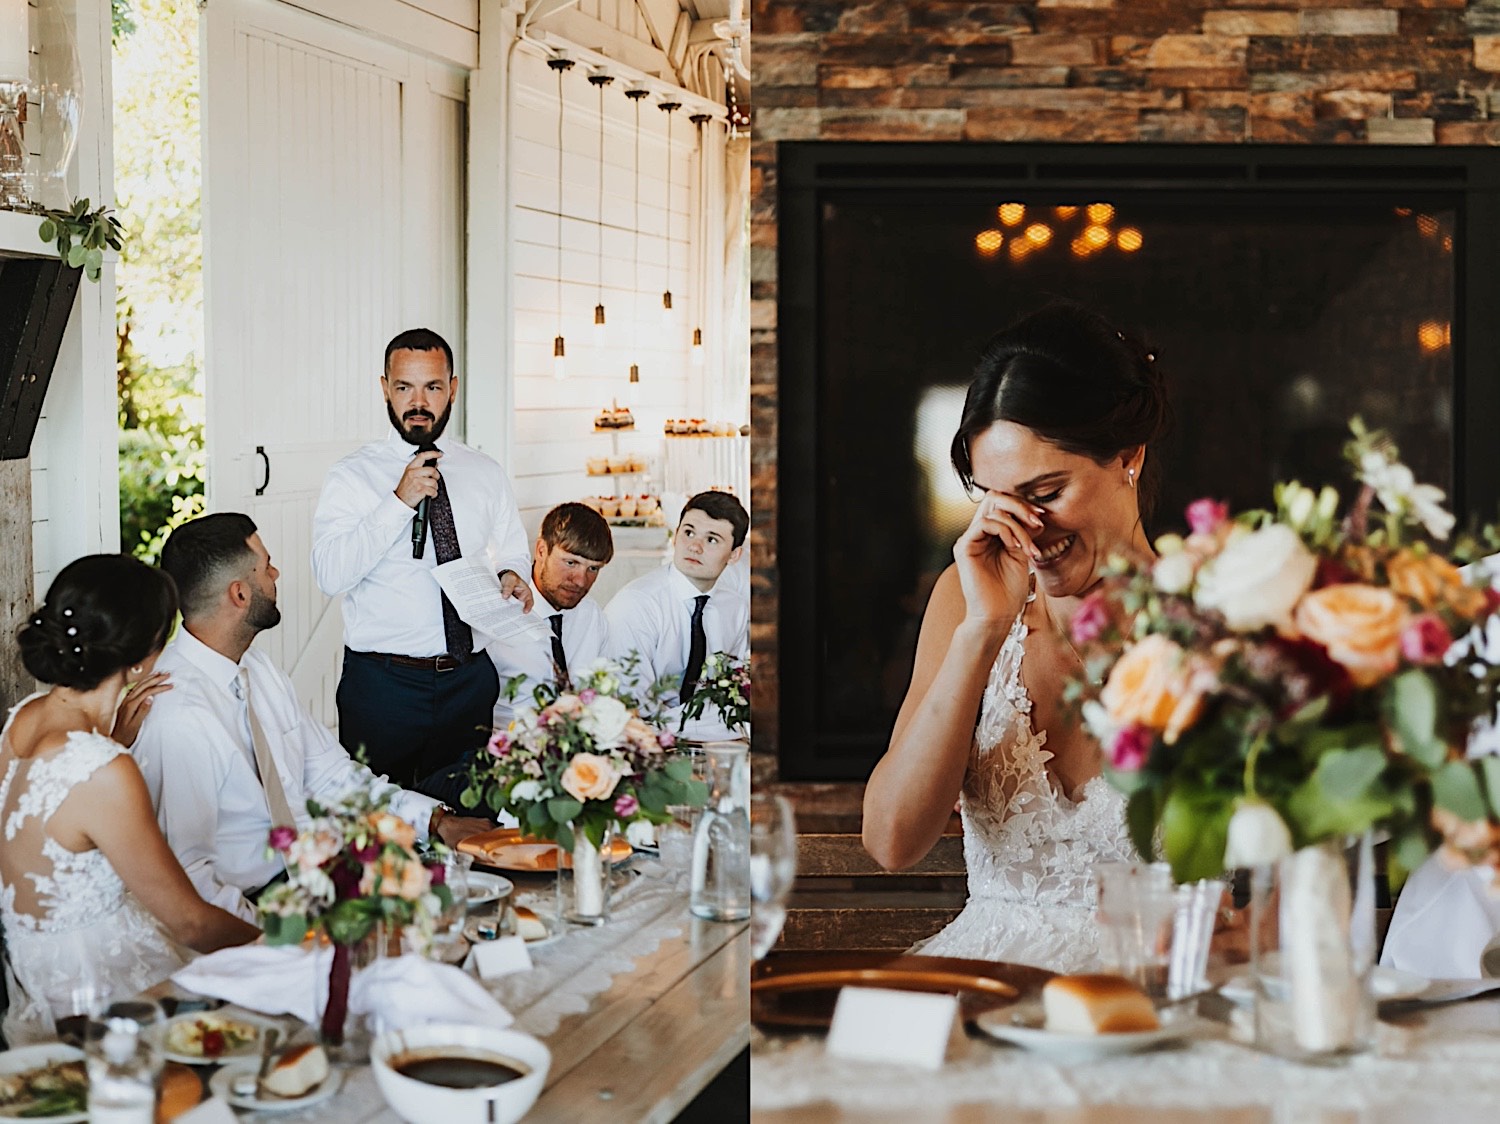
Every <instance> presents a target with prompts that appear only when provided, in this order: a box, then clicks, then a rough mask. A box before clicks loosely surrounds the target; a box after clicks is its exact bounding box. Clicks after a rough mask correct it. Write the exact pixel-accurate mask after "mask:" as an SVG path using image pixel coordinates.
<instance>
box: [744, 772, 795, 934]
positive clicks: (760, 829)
mask: <svg viewBox="0 0 1500 1124" xmlns="http://www.w3.org/2000/svg"><path fill="white" fill-rule="evenodd" d="M796 877H797V821H796V817H795V816H794V815H793V814H792V806H791V804H790V803H789V802H788V801H787V799H786V797H784V796H773V795H771V794H769V793H756V794H755V795H754V796H752V797H751V798H750V955H751V956H752V957H753V958H754V959H756V960H759V959H760V958H761V957H762V956H764V955H765V954H766V953H767V952H769V951H770V950H771V946H772V945H773V944H775V943H776V938H777V937H778V936H780V935H781V926H782V923H783V922H784V921H785V920H786V898H787V895H788V894H789V893H791V890H792V883H793V882H794V881H795V880H796Z"/></svg>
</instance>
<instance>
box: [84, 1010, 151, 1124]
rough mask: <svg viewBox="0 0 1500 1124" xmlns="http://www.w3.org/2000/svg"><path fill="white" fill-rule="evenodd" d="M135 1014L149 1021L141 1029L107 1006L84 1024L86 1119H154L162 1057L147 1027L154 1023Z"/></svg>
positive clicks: (114, 1123) (137, 1123) (113, 1122)
mask: <svg viewBox="0 0 1500 1124" xmlns="http://www.w3.org/2000/svg"><path fill="white" fill-rule="evenodd" d="M118 1006H121V1007H124V1006H130V1007H135V1006H136V1004H119V1005H118ZM144 1006H145V1007H154V1006H155V1004H150V1003H148V1004H145V1005H144ZM137 1013H139V1014H143V1015H145V1017H148V1018H152V1021H151V1022H150V1023H148V1024H146V1025H142V1024H141V1023H139V1022H137V1021H136V1020H135V1019H134V1018H130V1017H127V1016H125V1015H120V1014H115V1013H113V1008H111V1010H110V1012H107V1013H105V1014H104V1015H102V1016H101V1017H100V1018H98V1019H97V1020H95V1021H91V1022H90V1023H89V1024H88V1033H87V1035H86V1037H87V1042H86V1043H85V1045H84V1062H85V1066H86V1068H87V1070H88V1075H89V1119H90V1120H91V1121H96V1122H98V1124H152V1121H154V1120H155V1118H156V1090H157V1086H158V1085H159V1084H160V1083H161V1072H162V1056H161V1051H160V1049H159V1048H158V1047H157V1045H156V1044H155V1042H154V1039H155V1037H156V1035H155V1031H154V1030H153V1029H152V1028H153V1027H155V1026H156V1025H157V1023H158V1021H159V1020H157V1019H155V1018H154V1017H152V1016H150V1015H149V1014H145V1012H143V1011H137Z"/></svg>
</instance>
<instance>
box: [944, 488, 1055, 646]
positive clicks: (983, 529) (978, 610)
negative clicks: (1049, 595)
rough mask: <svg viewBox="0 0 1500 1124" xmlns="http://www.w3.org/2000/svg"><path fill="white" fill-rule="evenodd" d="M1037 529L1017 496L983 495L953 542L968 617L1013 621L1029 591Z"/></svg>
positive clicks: (1028, 509) (991, 621) (1037, 519)
mask: <svg viewBox="0 0 1500 1124" xmlns="http://www.w3.org/2000/svg"><path fill="white" fill-rule="evenodd" d="M1042 528H1043V523H1042V520H1041V518H1040V517H1039V516H1038V515H1037V513H1036V511H1035V510H1034V509H1033V508H1031V507H1028V506H1027V505H1026V504H1025V503H1023V502H1022V501H1021V500H1019V499H1017V498H1016V497H1014V496H1008V495H1005V494H1004V493H1001V492H986V493H985V494H984V498H982V499H981V500H980V501H979V507H978V508H977V509H976V510H975V512H974V518H973V519H971V520H970V521H969V526H968V529H967V530H966V531H964V533H963V534H962V535H961V536H960V537H959V540H958V542H956V543H954V544H953V560H954V561H955V562H956V563H957V564H958V580H959V584H960V585H961V586H962V588H963V593H964V606H965V613H964V616H965V618H966V619H967V620H970V621H974V622H982V623H989V624H1005V625H1008V624H1009V623H1010V622H1011V621H1013V620H1015V618H1016V616H1017V615H1018V614H1019V613H1020V612H1021V610H1022V609H1023V608H1024V607H1025V605H1026V597H1027V594H1028V593H1029V592H1030V591H1031V564H1032V562H1034V561H1035V560H1036V555H1037V548H1036V544H1035V543H1034V542H1033V541H1032V535H1035V534H1039V533H1040V532H1041V530H1042Z"/></svg>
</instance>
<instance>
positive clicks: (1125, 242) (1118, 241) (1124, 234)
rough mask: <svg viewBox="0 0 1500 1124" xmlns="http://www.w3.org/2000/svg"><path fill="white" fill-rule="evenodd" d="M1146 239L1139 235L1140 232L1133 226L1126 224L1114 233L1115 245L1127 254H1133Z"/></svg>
mask: <svg viewBox="0 0 1500 1124" xmlns="http://www.w3.org/2000/svg"><path fill="white" fill-rule="evenodd" d="M1145 243H1146V240H1145V239H1144V238H1142V237H1141V232H1140V231H1139V230H1137V229H1136V228H1135V227H1133V226H1127V227H1125V228H1124V229H1123V230H1121V231H1120V233H1119V234H1117V235H1115V245H1116V246H1118V247H1120V249H1122V250H1124V251H1125V252H1126V253H1127V254H1133V253H1135V252H1136V251H1137V250H1139V249H1140V248H1141V247H1142V246H1143V245H1145Z"/></svg>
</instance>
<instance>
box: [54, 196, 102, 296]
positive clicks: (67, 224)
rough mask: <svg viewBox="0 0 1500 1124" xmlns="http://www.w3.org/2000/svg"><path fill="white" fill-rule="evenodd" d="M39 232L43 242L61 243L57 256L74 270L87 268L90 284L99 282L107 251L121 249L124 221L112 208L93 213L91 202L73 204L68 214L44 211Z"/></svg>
mask: <svg viewBox="0 0 1500 1124" xmlns="http://www.w3.org/2000/svg"><path fill="white" fill-rule="evenodd" d="M41 214H42V216H43V217H42V225H41V227H40V228H38V233H40V235H41V238H42V241H43V242H56V243H57V256H58V257H60V258H62V260H63V261H65V262H67V263H68V265H69V266H70V267H72V268H73V269H78V268H79V267H82V268H83V272H84V275H85V276H87V277H88V279H89V280H90V281H97V280H99V271H100V270H101V269H102V268H103V267H104V249H105V247H106V246H107V247H109V248H110V249H111V250H118V249H119V248H120V221H119V220H118V219H117V218H115V216H114V212H113V210H112V209H111V208H109V207H99V208H97V209H95V210H92V211H90V210H89V201H88V200H87V199H75V200H73V206H72V207H71V208H69V209H68V210H66V211H54V210H43V211H42V212H41Z"/></svg>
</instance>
